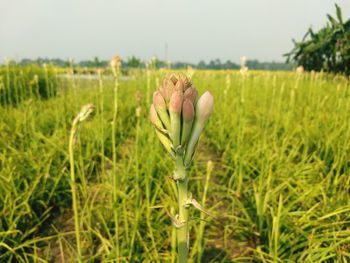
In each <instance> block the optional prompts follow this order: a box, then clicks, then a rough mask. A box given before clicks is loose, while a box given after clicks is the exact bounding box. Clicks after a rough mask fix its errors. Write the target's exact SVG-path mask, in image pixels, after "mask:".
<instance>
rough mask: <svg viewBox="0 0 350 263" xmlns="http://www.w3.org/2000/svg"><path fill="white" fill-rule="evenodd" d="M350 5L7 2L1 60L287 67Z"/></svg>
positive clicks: (2, 8)
mask: <svg viewBox="0 0 350 263" xmlns="http://www.w3.org/2000/svg"><path fill="white" fill-rule="evenodd" d="M334 3H338V4H339V5H340V6H341V7H342V9H343V16H344V18H350V0H338V1H334V0H176V1H175V0H173V1H170V0H124V1H120V0H94V1H93V0H0V61H3V58H4V57H5V56H6V57H10V58H12V59H17V60H19V59H22V58H37V57H39V56H40V57H49V58H56V57H58V58H62V59H66V58H68V57H72V58H73V59H74V60H76V61H79V60H83V59H90V58H93V57H95V56H98V57H100V58H102V59H109V58H110V57H111V56H112V55H114V54H119V55H121V56H122V58H127V57H129V56H132V55H135V56H137V57H140V58H142V59H145V60H148V59H150V58H151V57H152V56H157V57H158V58H160V59H164V58H165V45H166V44H165V43H167V45H168V59H170V60H171V61H186V62H198V61H199V60H201V59H203V60H205V61H209V60H210V59H216V58H219V59H221V60H222V61H226V60H228V59H230V60H231V61H235V62H238V61H239V57H240V56H242V55H245V56H246V57H247V58H248V59H255V58H256V59H259V60H262V61H271V60H275V61H284V58H283V57H282V54H283V53H286V52H288V51H289V50H290V49H291V48H292V47H293V44H292V38H296V39H297V40H300V39H301V38H302V37H303V35H304V34H305V32H306V31H307V29H308V28H309V26H312V27H313V28H314V29H319V28H320V27H322V26H323V25H325V24H326V21H327V18H326V14H327V13H331V14H333V15H335V7H334Z"/></svg>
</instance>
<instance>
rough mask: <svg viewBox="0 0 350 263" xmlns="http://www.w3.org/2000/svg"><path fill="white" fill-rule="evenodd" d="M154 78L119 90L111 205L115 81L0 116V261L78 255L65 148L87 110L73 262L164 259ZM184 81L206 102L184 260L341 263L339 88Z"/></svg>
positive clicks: (269, 76)
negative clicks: (206, 94)
mask: <svg viewBox="0 0 350 263" xmlns="http://www.w3.org/2000/svg"><path fill="white" fill-rule="evenodd" d="M164 74H165V73H164V72H158V71H157V72H154V71H153V72H151V75H150V77H149V79H148V78H147V74H146V73H145V72H134V73H133V74H132V76H131V79H130V80H127V81H125V80H124V81H123V80H121V81H120V83H119V90H118V115H117V120H116V131H115V142H116V145H115V146H116V151H117V154H116V155H117V156H116V163H115V170H116V175H117V178H118V180H117V182H118V185H117V186H118V189H117V202H116V203H113V184H114V182H113V176H114V174H113V161H112V160H113V147H112V125H111V123H112V120H113V116H114V115H113V114H114V92H113V90H114V82H113V80H112V79H109V78H106V77H104V78H103V83H102V86H100V85H99V82H98V80H97V79H96V80H95V79H91V80H89V79H84V80H82V79H72V78H71V79H67V80H66V81H61V82H60V83H61V86H60V87H59V88H58V91H57V92H58V94H57V96H56V97H53V98H50V99H48V100H41V99H38V98H33V99H29V100H24V101H22V102H20V103H18V104H17V105H16V106H15V107H10V106H3V107H0V193H1V194H0V261H1V262H47V261H50V260H52V261H54V262H63V259H64V260H65V262H72V260H73V259H76V258H77V249H76V242H75V232H74V220H73V211H72V209H71V207H72V205H71V201H72V200H71V193H70V181H69V180H70V165H69V153H68V142H69V132H70V129H71V123H72V120H73V118H74V117H75V116H76V114H77V113H78V112H79V110H80V108H81V106H83V105H85V104H87V103H93V104H94V105H95V107H96V112H95V116H94V117H93V118H92V119H91V120H89V121H86V122H84V123H82V124H81V127H80V128H79V133H78V137H77V140H76V146H75V152H74V156H75V162H74V164H75V175H76V178H77V192H78V193H77V194H78V211H79V213H80V220H79V222H80V230H81V233H80V236H81V247H82V254H83V261H84V262H101V261H102V262H116V261H119V262H127V261H128V262H175V259H176V249H174V247H173V246H174V244H175V243H176V242H174V235H175V232H174V229H173V227H172V225H171V220H170V218H168V216H167V213H166V210H168V211H174V208H176V192H175V191H176V188H175V185H174V182H173V181H172V180H171V179H170V176H171V174H172V171H173V169H174V167H173V166H172V165H173V162H172V160H171V159H170V158H169V157H168V154H167V153H166V152H165V150H163V148H162V146H161V145H160V143H159V142H158V139H157V138H156V135H155V133H154V130H153V127H152V126H151V124H150V123H149V120H148V109H149V106H150V105H148V103H147V101H150V100H151V98H147V94H148V95H149V96H151V94H152V92H153V91H154V90H155V89H156V88H157V85H156V83H159V82H161V81H162V78H163V76H164ZM227 75H229V78H230V81H227V79H228V77H227ZM148 81H149V83H150V84H149V88H147V87H148V84H147V83H148ZM193 83H194V84H195V86H196V87H197V89H198V90H199V92H200V93H202V92H203V91H205V90H211V91H212V93H213V94H214V98H215V109H214V114H213V116H212V117H211V118H210V121H209V123H208V126H207V128H206V130H205V132H204V135H203V137H202V138H201V140H200V145H199V148H198V151H197V154H196V157H195V161H194V164H193V167H192V169H191V170H190V171H189V174H190V180H191V182H190V184H189V185H190V192H191V193H192V194H193V196H194V197H195V198H196V199H197V200H203V201H205V204H203V205H204V206H205V207H206V209H207V210H209V211H210V213H211V214H212V215H213V217H209V216H203V215H201V214H200V213H199V212H198V211H192V212H191V218H192V220H191V222H190V226H191V230H190V231H191V237H192V238H191V240H190V245H191V248H190V255H191V257H192V258H193V260H194V261H197V260H198V262H200V260H199V259H197V255H198V251H199V254H200V255H202V262H347V260H348V259H349V258H350V230H349V227H350V202H349V200H350V199H349V189H350V124H349V123H350V122H349V120H350V85H349V81H348V80H347V79H345V78H343V77H340V76H332V75H322V74H319V73H318V74H303V75H297V74H296V73H293V72H289V73H287V72H250V73H249V75H248V76H241V75H240V74H239V73H238V72H236V71H234V72H233V71H229V72H224V71H195V73H194V76H193ZM101 87H102V90H103V92H101ZM148 89H150V91H149V90H148ZM138 90H139V91H140V92H141V96H142V99H141V102H140V107H141V116H140V117H139V118H137V117H136V114H135V110H136V108H137V107H138V106H139V104H138V102H137V100H136V99H135V95H136V92H137V91H138ZM225 90H226V92H224V91H225ZM102 102H103V107H102V105H101V103H102ZM102 150H103V151H102ZM208 161H212V162H213V165H214V166H213V169H212V171H211V172H210V171H209V172H208V171H207V162H208ZM209 167H210V165H209ZM209 170H210V169H209ZM207 178H208V183H206V180H207ZM206 184H207V187H206ZM114 209H116V211H117V214H118V226H117V229H118V231H117V233H118V236H116V226H115V218H114V214H113V210H114ZM201 236H203V242H201V241H200V238H198V237H201ZM117 255H118V258H117ZM348 261H349V260H348Z"/></svg>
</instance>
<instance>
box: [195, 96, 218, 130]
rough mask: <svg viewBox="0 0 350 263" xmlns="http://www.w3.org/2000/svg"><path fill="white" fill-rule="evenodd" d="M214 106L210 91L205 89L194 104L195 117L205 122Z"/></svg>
mask: <svg viewBox="0 0 350 263" xmlns="http://www.w3.org/2000/svg"><path fill="white" fill-rule="evenodd" d="M213 108H214V97H213V95H212V94H211V93H210V91H206V92H205V93H204V94H203V95H202V96H201V97H200V98H199V100H198V102H197V104H196V118H198V120H199V121H201V122H203V123H205V122H206V121H207V120H208V118H209V116H210V115H211V113H212V112H213Z"/></svg>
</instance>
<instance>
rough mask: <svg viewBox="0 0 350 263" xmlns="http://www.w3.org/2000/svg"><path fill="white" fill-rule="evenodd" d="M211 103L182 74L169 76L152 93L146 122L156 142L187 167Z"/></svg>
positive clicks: (209, 94) (209, 96)
mask: <svg viewBox="0 0 350 263" xmlns="http://www.w3.org/2000/svg"><path fill="white" fill-rule="evenodd" d="M213 104H214V99H213V96H212V94H211V93H210V92H209V91H207V92H205V93H204V94H203V95H202V96H201V97H200V98H199V99H198V92H197V90H196V88H195V87H194V86H193V85H192V83H191V82H190V80H189V79H188V78H187V77H186V76H185V75H183V74H171V75H169V76H168V77H166V78H165V80H164V82H163V85H162V86H161V87H160V88H159V89H158V90H157V91H156V92H155V93H154V95H153V104H152V105H151V108H150V119H151V122H152V123H153V125H154V126H155V130H156V133H157V136H158V138H159V139H160V141H161V143H162V144H163V145H164V147H165V149H166V150H167V151H168V152H169V153H170V154H171V155H172V156H173V157H175V156H178V155H182V158H183V162H184V165H185V166H189V165H190V163H191V161H192V157H193V154H194V151H195V148H196V145H197V142H198V139H199V136H200V134H201V132H202V130H203V129H204V127H205V124H206V122H207V120H208V118H209V116H210V115H211V113H212V111H213Z"/></svg>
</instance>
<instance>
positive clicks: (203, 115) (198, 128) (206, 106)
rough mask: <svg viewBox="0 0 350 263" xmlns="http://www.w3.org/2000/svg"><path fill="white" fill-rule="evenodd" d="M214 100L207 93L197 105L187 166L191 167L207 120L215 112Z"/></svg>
mask: <svg viewBox="0 0 350 263" xmlns="http://www.w3.org/2000/svg"><path fill="white" fill-rule="evenodd" d="M213 107H214V98H213V95H212V94H211V93H210V92H209V91H207V92H205V93H204V94H203V95H202V96H201V97H200V98H199V100H198V102H197V104H196V116H195V121H194V124H193V128H192V133H191V138H190V140H189V142H188V145H187V148H186V154H185V165H186V166H187V165H189V164H190V163H191V161H192V157H193V154H194V152H195V149H196V145H197V143H198V139H199V137H200V135H201V133H202V131H203V129H204V127H205V124H206V122H207V120H208V119H209V117H210V115H211V113H212V112H213Z"/></svg>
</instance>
